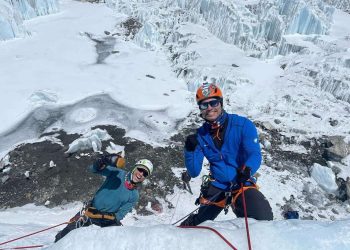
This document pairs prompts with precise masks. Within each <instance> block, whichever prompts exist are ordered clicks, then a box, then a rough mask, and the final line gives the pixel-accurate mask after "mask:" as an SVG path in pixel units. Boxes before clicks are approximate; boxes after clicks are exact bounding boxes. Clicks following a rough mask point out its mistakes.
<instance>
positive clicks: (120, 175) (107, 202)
mask: <svg viewBox="0 0 350 250" xmlns="http://www.w3.org/2000/svg"><path fill="white" fill-rule="evenodd" d="M91 170H92V172H93V173H97V174H101V175H103V176H106V179H105V181H104V183H103V184H102V186H101V187H100V188H99V190H98V191H97V192H96V194H95V196H94V198H93V200H92V206H93V207H95V208H96V209H97V210H99V211H101V212H107V213H115V216H116V218H117V219H118V220H122V219H123V218H124V216H125V215H126V214H127V213H129V212H130V211H131V210H132V208H133V207H134V206H135V204H136V203H137V201H138V199H139V192H138V191H137V190H136V189H132V190H129V189H127V188H126V186H125V184H124V183H125V180H130V178H131V173H127V172H125V171H124V170H122V169H119V168H116V167H112V166H107V167H106V168H104V169H103V170H98V168H96V167H95V166H94V165H92V166H91Z"/></svg>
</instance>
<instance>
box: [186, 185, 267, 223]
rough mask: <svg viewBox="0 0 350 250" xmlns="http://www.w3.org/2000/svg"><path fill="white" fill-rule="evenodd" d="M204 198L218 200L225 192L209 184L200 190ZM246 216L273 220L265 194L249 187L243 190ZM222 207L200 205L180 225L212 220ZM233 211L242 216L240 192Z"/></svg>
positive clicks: (223, 196)
mask: <svg viewBox="0 0 350 250" xmlns="http://www.w3.org/2000/svg"><path fill="white" fill-rule="evenodd" d="M202 193H203V196H204V198H206V199H208V200H210V201H214V202H217V201H220V200H223V199H224V198H225V192H224V191H223V190H222V189H220V188H217V187H214V186H212V185H209V187H208V188H207V189H206V190H202ZM244 196H245V202H246V209H247V216H248V217H249V218H254V219H256V220H273V214H272V209H271V206H270V204H269V202H268V201H267V200H266V198H265V196H264V195H263V194H262V193H261V192H260V191H259V190H258V189H256V188H250V189H247V190H245V191H244ZM222 210H223V208H222V207H218V206H215V205H201V207H200V208H199V210H198V213H197V214H192V215H190V216H189V217H188V218H187V219H186V220H184V221H183V222H182V223H181V226H197V225H198V224H200V223H202V222H204V221H206V220H214V219H215V218H216V217H217V216H218V215H219V214H220V212H221V211H222ZM232 210H233V212H234V213H235V214H236V216H237V217H244V208H243V200H242V194H240V195H239V196H238V198H237V200H236V202H235V204H234V206H232Z"/></svg>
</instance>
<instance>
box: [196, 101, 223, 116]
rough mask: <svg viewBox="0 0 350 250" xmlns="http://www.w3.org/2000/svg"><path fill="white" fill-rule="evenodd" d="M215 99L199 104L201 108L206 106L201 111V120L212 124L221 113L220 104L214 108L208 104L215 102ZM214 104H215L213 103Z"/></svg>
mask: <svg viewBox="0 0 350 250" xmlns="http://www.w3.org/2000/svg"><path fill="white" fill-rule="evenodd" d="M215 100H217V99H215V98H209V99H206V100H204V101H202V102H201V106H207V108H206V109H201V116H202V118H203V119H205V120H207V121H209V122H213V121H215V120H216V119H217V118H218V117H219V116H220V115H221V113H222V106H221V103H220V102H218V104H217V105H216V106H215V105H214V107H212V106H211V105H210V104H209V103H211V102H213V101H215ZM214 103H215V102H214Z"/></svg>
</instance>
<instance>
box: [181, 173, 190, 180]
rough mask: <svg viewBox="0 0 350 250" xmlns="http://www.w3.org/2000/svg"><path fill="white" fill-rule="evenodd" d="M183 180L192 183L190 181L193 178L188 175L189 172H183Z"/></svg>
mask: <svg viewBox="0 0 350 250" xmlns="http://www.w3.org/2000/svg"><path fill="white" fill-rule="evenodd" d="M181 180H182V181H183V182H186V183H187V182H190V180H191V176H190V175H189V174H188V173H187V171H183V172H182V173H181Z"/></svg>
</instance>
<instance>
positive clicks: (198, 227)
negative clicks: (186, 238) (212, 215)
mask: <svg viewBox="0 0 350 250" xmlns="http://www.w3.org/2000/svg"><path fill="white" fill-rule="evenodd" d="M177 227H180V228H194V229H208V230H210V231H212V232H214V233H216V234H217V235H218V236H219V237H220V238H221V239H222V240H223V241H225V243H226V244H227V245H229V247H231V248H232V249H234V250H237V248H235V247H234V246H233V245H232V244H231V242H229V241H228V240H227V239H226V238H225V237H224V236H223V235H222V234H221V233H219V232H218V231H217V230H215V229H214V228H211V227H206V226H177Z"/></svg>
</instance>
